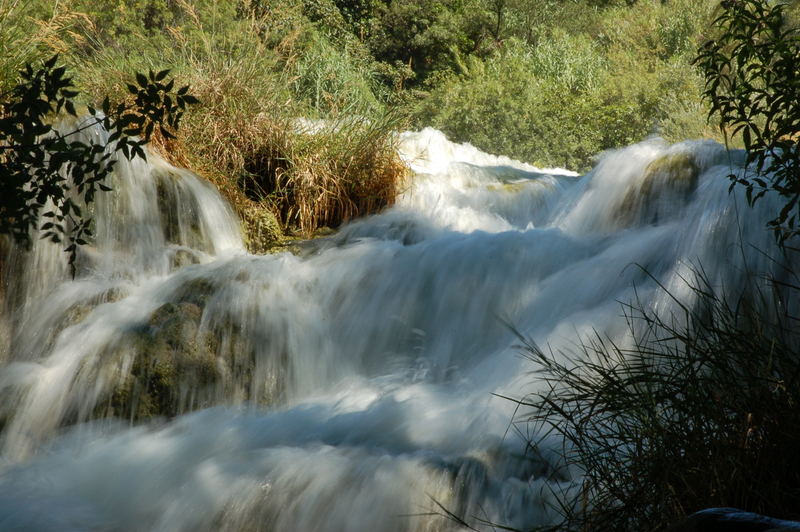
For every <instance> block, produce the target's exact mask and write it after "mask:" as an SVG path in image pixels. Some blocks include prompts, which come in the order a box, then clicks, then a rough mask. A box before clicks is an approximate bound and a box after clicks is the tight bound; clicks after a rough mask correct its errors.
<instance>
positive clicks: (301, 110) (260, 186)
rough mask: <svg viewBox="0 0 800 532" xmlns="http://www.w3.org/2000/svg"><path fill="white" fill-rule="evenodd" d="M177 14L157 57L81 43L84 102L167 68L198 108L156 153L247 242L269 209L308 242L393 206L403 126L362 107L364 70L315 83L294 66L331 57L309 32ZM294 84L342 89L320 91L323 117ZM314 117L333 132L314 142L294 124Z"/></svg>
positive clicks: (154, 50) (367, 101)
mask: <svg viewBox="0 0 800 532" xmlns="http://www.w3.org/2000/svg"><path fill="white" fill-rule="evenodd" d="M177 5H179V6H180V8H181V9H182V10H184V12H185V13H184V16H182V17H181V19H182V20H183V21H184V22H183V25H182V26H181V27H170V28H167V35H166V41H167V42H168V46H166V47H161V48H159V46H161V44H158V43H159V41H158V40H153V39H152V38H148V39H145V38H144V37H142V39H143V41H142V43H143V45H142V46H140V47H137V48H136V49H129V48H126V47H125V46H122V47H117V46H112V45H107V44H104V43H103V39H102V37H101V36H100V35H99V34H90V35H88V37H87V38H86V39H85V40H86V41H87V42H89V43H90V44H91V46H88V47H87V46H81V47H79V48H78V50H79V51H78V52H76V57H77V58H78V59H79V66H78V69H77V70H78V78H79V80H78V81H79V85H80V86H81V87H82V88H83V89H84V90H85V91H86V92H87V93H88V94H89V95H90V98H91V99H93V100H98V99H100V98H101V97H102V96H103V95H105V94H106V93H108V92H111V93H112V94H114V95H116V96H117V98H125V97H126V93H125V82H126V81H128V79H129V78H130V76H131V73H132V72H136V71H147V70H150V69H153V70H160V69H162V68H165V67H170V68H172V70H173V74H174V75H175V76H176V77H177V78H178V79H179V82H180V83H181V84H184V83H188V84H190V85H191V87H192V93H193V94H194V95H196V96H197V97H198V98H199V99H200V101H201V104H200V105H197V106H195V107H194V108H192V109H191V111H190V113H188V114H187V115H186V117H185V119H184V122H183V124H182V129H181V132H180V133H179V136H178V139H177V140H167V139H164V138H160V137H156V138H155V139H154V141H153V146H154V147H155V148H156V149H158V150H159V151H160V152H161V153H162V154H163V155H164V156H165V157H166V158H167V159H168V160H169V161H170V162H173V163H174V164H178V165H181V166H187V167H189V168H192V169H193V170H195V171H197V172H199V173H201V174H202V175H204V176H206V177H207V178H208V179H209V180H211V181H212V182H213V183H214V184H215V185H216V186H217V187H218V188H219V190H220V191H221V192H222V194H223V195H224V196H225V197H226V198H227V199H228V200H229V201H230V202H231V204H232V205H233V206H234V208H235V210H236V211H237V212H238V213H239V215H240V216H241V218H242V220H243V221H244V225H245V230H246V232H248V229H249V226H250V225H252V224H251V222H250V220H254V219H257V220H260V221H259V223H261V222H263V217H262V216H255V217H254V216H253V214H254V212H255V210H254V209H265V210H269V211H271V212H272V213H273V214H274V215H275V216H276V217H277V219H278V220H279V222H280V225H281V227H282V228H283V230H284V231H287V232H291V233H297V234H299V235H300V236H310V235H311V234H312V233H313V232H314V231H315V230H316V229H318V228H320V227H323V226H329V227H335V226H338V225H339V224H341V223H342V222H343V221H345V220H348V219H351V218H353V217H356V216H361V215H365V214H370V213H374V212H377V211H379V210H380V209H382V208H384V207H386V206H388V205H391V204H392V203H393V202H394V200H395V197H396V195H397V193H398V190H399V187H400V186H401V185H400V182H401V181H402V179H403V178H404V176H405V175H406V169H405V166H404V165H403V164H402V163H401V161H400V159H399V157H398V156H397V153H396V150H395V145H394V139H395V134H394V132H395V131H396V130H397V129H399V128H400V127H402V125H403V121H402V120H401V119H400V117H399V116H398V115H396V114H393V113H387V112H386V111H384V110H383V109H382V108H380V107H376V104H375V100H374V98H366V97H364V98H363V101H362V100H360V99H359V98H360V96H359V94H364V90H362V89H363V87H364V86H365V84H364V83H365V82H364V80H363V79H362V78H360V77H359V76H361V75H362V74H363V72H362V71H360V70H358V68H356V67H353V65H351V64H349V63H347V61H346V54H344V55H340V56H331V57H329V59H330V61H325V62H324V63H325V64H320V65H319V68H320V69H323V70H324V72H321V74H320V75H319V76H317V75H315V74H314V73H313V72H309V71H308V69H309V68H313V65H312V66H309V64H308V63H307V62H303V61H299V60H298V58H299V57H301V56H302V55H303V54H307V53H316V54H317V55H319V54H332V53H333V52H332V51H331V50H332V48H331V46H330V44H329V43H323V44H320V42H321V41H320V38H319V37H318V36H317V37H314V38H307V36H305V35H304V32H309V31H313V30H311V29H309V28H304V27H296V28H293V29H291V28H290V29H289V30H287V28H285V27H281V28H280V35H279V36H276V35H265V28H267V27H272V26H274V24H273V25H270V24H268V23H267V22H268V21H264V20H262V19H259V18H257V17H254V16H250V17H249V18H242V19H235V17H227V18H226V17H219V18H220V19H225V20H226V24H227V26H225V27H215V28H213V29H212V28H208V27H206V26H204V24H203V20H202V17H201V16H200V15H199V14H198V13H197V12H196V11H195V10H194V8H193V7H192V6H191V5H189V4H187V3H186V2H180V3H178V4H177ZM276 31H277V30H276ZM161 42H162V43H163V41H161ZM150 43H156V44H150ZM148 46H149V47H148ZM309 46H311V47H314V46H321V48H320V49H319V50H316V49H315V50H316V51H314V50H311V51H310V50H308V49H306V48H307V47H309ZM304 47H306V48H304ZM320 50H321V51H320ZM336 61H339V63H336ZM301 68H303V69H305V70H303V71H300V70H299V69H301ZM332 73H333V74H332ZM322 74H324V75H322ZM334 74H335V75H334ZM300 78H304V79H318V78H319V79H326V80H327V79H337V80H344V81H342V83H341V91H342V92H341V93H340V94H339V93H334V92H330V91H336V90H338V88H337V87H338V86H329V85H324V86H320V87H318V89H319V91H322V92H321V94H323V96H322V97H321V98H318V100H319V101H324V102H326V107H325V109H324V110H320V109H317V108H315V107H314V106H313V105H311V104H310V103H309V100H308V98H307V89H308V84H307V83H306V84H302V83H299V81H298V80H299V79H300ZM354 86H357V87H360V89H359V90H361V92H358V91H354V90H353V89H352V87H354ZM300 88H304V90H305V92H302V91H301V92H298V91H299V90H300ZM326 91H327V92H326ZM331 102H334V104H331ZM323 111H324V113H323ZM359 111H361V113H359ZM320 114H322V116H324V118H325V119H326V122H327V123H329V124H330V127H325V128H322V129H320V130H319V131H317V132H314V133H310V132H308V131H304V130H302V129H301V128H299V127H298V123H299V121H298V117H309V116H311V117H314V116H320ZM353 116H357V117H360V118H353ZM255 247H256V248H259V246H255Z"/></svg>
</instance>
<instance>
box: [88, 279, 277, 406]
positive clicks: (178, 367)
mask: <svg viewBox="0 0 800 532" xmlns="http://www.w3.org/2000/svg"><path fill="white" fill-rule="evenodd" d="M217 289H218V286H217V285H215V284H214V283H213V282H212V281H211V280H209V279H205V278H202V277H198V278H194V279H190V280H188V281H186V282H184V283H183V284H182V285H181V286H180V287H179V288H178V289H176V290H174V291H173V292H172V294H170V296H169V302H166V303H164V304H162V305H161V306H159V307H158V308H156V309H155V310H154V311H153V312H151V313H150V314H149V316H148V317H147V318H146V319H145V320H144V321H142V322H141V323H140V324H139V325H138V326H137V327H135V328H133V329H131V330H129V331H127V332H126V333H125V334H124V336H123V338H122V339H121V340H119V341H118V342H115V346H114V347H111V348H110V354H109V355H108V357H107V358H106V359H105V360H104V361H103V362H102V363H101V364H102V365H98V366H97V367H94V368H92V369H87V371H90V372H95V373H102V374H103V377H102V378H103V379H104V380H105V381H106V382H108V383H110V386H109V389H108V392H107V393H106V394H105V396H104V399H102V400H101V401H99V402H98V404H97V406H96V407H95V409H94V413H93V414H92V415H93V416H94V417H110V416H113V417H120V418H123V419H128V420H131V421H139V420H146V419H151V418H157V417H166V418H171V417H174V416H177V415H180V414H182V413H185V412H188V411H192V410H197V409H200V408H206V407H210V406H213V405H216V404H220V403H221V402H232V403H240V402H243V401H248V402H254V403H258V404H273V403H275V402H277V401H280V400H282V398H283V388H284V385H285V379H284V374H285V368H286V367H287V365H288V361H287V360H285V359H280V357H278V359H276V360H275V361H274V363H272V362H269V361H268V362H266V366H260V367H259V366H258V364H257V362H256V353H255V349H256V346H255V345H254V344H253V341H252V339H251V338H250V335H251V333H250V332H248V331H246V330H245V328H244V327H243V324H242V323H241V322H240V320H238V319H236V318H234V316H233V315H228V314H227V313H224V314H223V315H219V314H216V315H214V316H212V317H211V318H210V322H209V323H205V322H204V321H203V319H204V316H203V313H204V310H205V306H206V304H207V303H208V301H209V299H210V298H211V297H212V296H213V294H214V292H215V291H216V290H217ZM98 377H99V376H98V375H87V378H88V379H89V380H90V381H91V382H95V381H97V380H98Z"/></svg>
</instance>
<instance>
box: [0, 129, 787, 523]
mask: <svg viewBox="0 0 800 532" xmlns="http://www.w3.org/2000/svg"><path fill="white" fill-rule="evenodd" d="M93 134H95V135H101V133H98V132H95V133H93ZM401 141H402V142H401V153H402V155H403V157H404V158H405V160H406V162H407V163H408V164H409V166H410V167H411V168H412V169H413V171H414V176H413V179H412V180H411V182H410V184H409V187H408V190H407V191H406V193H405V194H404V195H403V197H402V198H401V199H400V201H399V202H398V204H397V205H396V206H395V207H393V208H392V209H390V210H388V211H387V212H385V213H384V214H381V215H379V216H374V217H370V218H367V219H364V220H359V221H356V222H353V223H351V224H350V225H348V226H346V227H344V228H342V229H341V231H339V233H338V234H337V235H335V236H333V237H331V238H328V239H324V240H318V241H314V242H312V243H309V244H307V245H306V247H305V249H304V251H303V253H301V254H300V256H298V255H292V254H289V253H283V254H279V255H271V256H251V255H248V254H246V253H245V252H244V251H243V249H242V246H241V243H240V238H239V234H238V229H237V226H236V223H235V222H234V220H233V217H232V214H231V213H230V210H229V209H228V208H227V207H226V206H225V205H224V204H223V202H222V201H221V200H220V199H219V197H218V195H217V194H216V193H215V192H214V191H213V190H211V189H210V188H209V187H208V186H207V185H205V184H203V183H202V182H201V181H199V180H198V179H197V178H195V177H194V176H193V175H192V174H190V173H189V172H186V171H183V170H177V169H174V168H172V167H169V166H168V165H167V164H166V163H164V162H163V161H160V160H158V159H157V158H156V157H154V156H151V158H150V162H149V164H145V163H142V162H136V163H134V164H131V165H127V164H121V165H120V169H119V171H118V175H117V176H116V183H115V187H114V188H115V192H114V193H113V194H109V195H107V196H102V195H101V196H100V200H99V202H98V205H97V208H96V212H95V216H96V217H97V223H98V227H97V234H98V238H97V242H96V244H95V245H94V246H93V247H90V248H87V249H86V250H85V253H84V255H83V256H82V257H81V261H80V264H79V275H78V277H77V278H76V280H74V281H72V280H70V279H69V278H68V275H67V273H68V272H67V269H66V268H65V267H64V264H63V257H62V256H61V254H60V251H59V249H58V248H57V247H54V246H52V245H50V244H48V243H46V242H38V243H37V244H36V247H35V249H34V250H33V252H32V253H30V254H29V255H27V256H23V255H21V254H19V252H17V253H16V255H15V258H13V259H12V260H9V261H8V264H7V266H6V267H7V268H8V269H9V272H8V278H9V279H10V283H9V287H7V293H6V301H5V305H6V312H5V314H4V316H3V320H2V321H3V328H0V334H2V331H3V330H5V331H6V333H5V335H6V338H5V339H4V343H3V344H2V346H0V348H1V349H2V351H0V363H1V364H3V365H2V367H0V420H5V421H4V428H3V432H2V440H0V445H2V447H1V449H2V454H1V455H0V529H2V530H142V531H144V530H165V531H168V530H169V531H172V530H186V531H189V530H300V531H303V530H309V531H310V530H330V531H339V530H353V531H357V530H363V531H373V530H398V531H404V530H447V529H454V528H458V527H457V525H456V524H455V523H454V522H452V521H449V520H446V519H443V518H442V517H441V516H438V515H431V513H432V512H438V507H437V503H439V504H441V505H443V506H444V507H446V508H448V509H449V510H451V511H453V512H455V513H458V514H460V515H464V516H467V517H476V518H478V519H483V520H486V521H489V522H497V523H502V524H505V525H508V526H516V527H521V528H525V527H531V526H533V525H536V524H544V523H547V522H548V521H549V520H551V519H552V518H553V511H552V509H551V508H550V507H549V504H550V503H551V502H552V500H553V497H552V492H553V490H556V491H558V490H559V489H560V486H559V483H565V482H566V481H567V480H566V479H564V478H562V477H561V476H556V477H554V476H553V475H552V474H551V470H550V469H548V464H547V458H546V457H547V456H548V455H550V456H554V454H553V453H555V450H548V449H542V450H541V453H542V455H541V456H537V457H526V456H525V446H526V441H525V439H524V438H523V437H521V436H520V435H519V434H518V433H517V430H516V429H517V428H519V429H521V430H523V431H524V430H525V429H526V427H525V426H524V425H522V426H519V427H514V426H512V425H511V420H512V418H513V415H514V406H515V405H514V404H513V403H512V402H510V401H507V400H504V399H500V398H498V397H497V396H495V395H493V394H500V395H506V396H512V397H522V396H524V395H526V394H528V393H531V392H533V391H535V390H536V389H537V383H536V382H535V380H534V377H533V376H532V375H531V374H530V373H529V372H530V370H531V369H532V368H531V366H530V364H531V363H530V362H529V361H527V360H526V359H524V357H521V356H520V354H519V349H518V348H517V347H516V344H517V343H518V342H517V340H516V337H515V336H514V334H513V333H512V332H511V330H510V329H509V327H508V325H507V324H508V323H510V324H513V325H514V326H515V327H516V328H517V329H518V330H519V331H520V332H521V333H523V334H525V335H526V336H529V337H531V338H533V339H535V340H536V341H537V342H539V343H540V344H545V343H549V344H550V345H551V346H552V347H553V348H554V349H555V350H558V349H559V348H562V347H563V348H570V347H572V346H573V345H574V343H575V342H576V341H578V340H579V339H580V338H581V337H582V335H586V334H589V333H591V332H592V331H595V330H596V331H599V332H601V333H602V334H607V335H609V336H611V337H613V338H615V339H616V340H617V341H620V342H624V341H625V334H626V327H625V322H624V320H623V319H622V317H621V314H622V312H621V308H620V302H626V301H630V300H631V299H632V297H633V294H634V285H635V286H636V290H637V293H638V296H639V298H640V299H641V300H642V301H643V302H644V303H645V304H647V305H652V306H653V307H654V308H656V309H658V310H659V311H660V312H664V313H669V311H670V308H671V307H670V305H671V301H670V299H669V298H668V297H666V296H664V295H663V293H661V292H660V291H658V290H657V289H656V284H655V282H654V281H653V280H652V279H651V278H650V277H649V275H648V274H647V273H645V272H644V271H643V270H642V269H641V268H639V267H637V266H635V265H637V264H638V265H641V266H643V267H644V268H646V269H647V271H648V272H649V273H650V274H652V275H653V276H654V277H656V278H657V279H659V280H660V281H661V282H662V283H663V284H664V285H665V286H667V287H669V288H670V289H671V290H672V291H673V292H674V293H676V294H683V295H684V296H685V297H687V298H688V297H690V296H691V294H690V292H689V290H687V288H686V286H685V283H683V281H682V280H681V277H682V276H683V277H685V276H686V275H687V273H688V272H690V271H691V267H692V265H702V267H703V268H704V270H705V272H706V273H707V275H708V276H709V279H710V281H711V282H712V284H714V285H715V286H716V287H719V288H722V289H725V290H728V291H732V292H735V290H737V289H738V287H741V286H743V285H744V283H745V280H746V278H747V277H748V275H752V274H753V273H754V272H755V273H764V272H769V271H772V270H775V269H777V266H776V264H775V263H773V262H772V261H771V260H769V259H768V258H767V256H766V255H768V254H774V255H777V253H776V252H775V250H774V244H773V242H772V236H771V235H770V234H769V233H767V232H766V231H765V230H764V229H763V227H764V223H765V222H766V220H767V219H769V213H770V212H773V210H774V208H775V205H774V204H771V203H770V202H771V201H772V200H771V199H770V198H766V199H764V200H762V201H761V202H760V204H759V205H758V206H757V209H756V210H750V209H749V208H747V207H746V206H745V203H744V202H743V201H742V198H741V197H740V196H739V195H738V191H737V193H734V194H732V195H729V194H728V192H727V189H728V180H727V179H726V178H725V176H726V175H727V174H728V173H729V172H730V169H731V166H730V165H731V164H734V163H735V162H736V161H733V162H732V161H731V159H732V158H734V159H735V158H736V156H735V154H734V155H733V156H729V155H728V154H727V153H726V152H725V151H724V150H723V148H722V147H720V146H719V145H716V144H713V143H704V142H694V143H683V144H679V145H675V146H671V147H668V146H666V145H663V144H661V143H659V142H657V141H649V142H645V143H642V144H638V145H635V146H632V147H629V148H626V149H624V150H621V151H618V152H613V153H609V154H606V155H605V156H604V158H603V159H602V160H601V162H600V163H599V165H598V167H597V168H596V169H595V170H594V171H593V172H591V173H590V174H588V175H587V176H584V177H579V176H575V175H574V174H572V173H570V172H567V171H563V170H552V169H551V170H539V169H536V168H533V167H531V166H528V165H524V164H522V163H519V162H516V161H511V160H509V159H506V158H498V157H493V156H489V155H487V154H483V153H481V152H479V151H477V150H475V149H474V148H472V147H470V146H464V145H455V144H452V143H450V142H448V141H447V140H446V139H445V138H444V136H443V135H442V134H441V133H439V132H437V131H434V130H430V129H426V130H424V131H422V132H418V133H406V134H404V136H403V137H402V139H401ZM675 153H686V154H689V155H690V156H691V158H692V159H693V160H694V161H695V163H694V164H696V165H697V167H698V168H699V170H700V177H699V180H698V183H697V187H696V189H695V190H694V191H693V192H691V191H690V193H689V194H687V195H686V196H682V195H681V194H679V193H672V192H670V190H669V188H666V189H664V190H661V191H660V193H659V194H658V195H657V196H655V197H654V198H651V199H649V200H648V199H647V195H646V194H645V193H644V192H642V190H641V189H642V188H643V187H646V185H645V184H644V183H643V180H644V176H645V174H646V168H647V167H648V165H649V164H650V163H651V162H652V161H654V160H656V159H658V158H659V157H662V156H664V155H665V154H675ZM159 198H160V200H159ZM159 201H160V202H161V205H162V207H161V208H159ZM740 233H741V239H740ZM743 241H744V242H745V243H746V244H744V245H742V242H743ZM750 244H752V245H754V246H755V248H750V247H749V245H750ZM756 248H757V249H756ZM758 250H763V251H765V252H766V253H761V252H759V251H758ZM12 253H13V250H12ZM748 272H749V273H748ZM187 316H188V317H187ZM164 331H168V332H169V331H177V333H176V334H175V336H165V334H166V333H164ZM0 338H3V337H2V336H0ZM165 338H166V339H165ZM143 353H149V354H150V355H148V356H151V355H153V354H154V353H161V354H163V353H167V355H166V356H167V358H168V359H169V357H175V359H176V360H179V361H180V362H176V364H177V370H176V371H177V374H178V376H177V377H176V379H177V382H178V383H179V384H178V385H177V388H178V389H177V390H173V391H174V392H175V396H174V397H172V398H171V399H170V400H171V401H172V403H170V404H172V405H173V407H174V412H173V413H174V414H177V415H175V417H173V418H171V419H155V420H150V421H146V420H144V419H143V418H142V419H140V418H139V415H138V414H135V415H134V413H133V411H132V410H124V409H123V410H120V408H121V407H119V405H118V404H117V403H114V401H113V400H112V396H113V395H114V393H116V392H115V390H118V389H120V387H121V386H122V384H121V383H124V382H129V380H126V379H130V374H131V373H134V374H136V372H137V371H138V372H142V371H144V370H142V368H141V365H142V364H143V365H144V366H147V365H148V364H150V365H153V364H154V363H153V362H152V361H150V362H148V361H146V360H145V361H144V362H143V359H144V358H145V355H144V354H143ZM186 353H189V354H188V355H187V354H186ZM153 356H155V355H153ZM158 356H163V355H158ZM170 360H171V359H170ZM158 361H159V363H164V359H163V358H162V359H158ZM137 364H139V366H137ZM137 368H138V369H137ZM151 370H152V368H151ZM153 371H155V370H153ZM128 391H129V393H131V394H132V392H130V389H128ZM123 396H124V394H123ZM151 396H152V397H151V399H152V400H155V398H157V394H156V393H155V392H153V393H151ZM115 409H116V410H115ZM134 410H135V409H134ZM137 412H138V411H137ZM111 414H117V416H111ZM132 417H135V418H136V419H133V420H132ZM0 423H3V422H2V421H0ZM555 448H556V447H554V449H555ZM434 501H436V502H434Z"/></svg>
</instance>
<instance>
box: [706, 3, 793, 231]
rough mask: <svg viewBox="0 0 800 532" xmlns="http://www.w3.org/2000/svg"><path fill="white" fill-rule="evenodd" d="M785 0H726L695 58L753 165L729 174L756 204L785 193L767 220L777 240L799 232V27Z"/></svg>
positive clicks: (714, 103) (709, 93) (726, 127)
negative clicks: (716, 30)
mask: <svg viewBox="0 0 800 532" xmlns="http://www.w3.org/2000/svg"><path fill="white" fill-rule="evenodd" d="M784 7H785V6H784V5H783V4H781V3H778V2H767V1H766V0H726V1H723V2H722V4H721V12H720V15H719V16H718V17H717V19H716V20H715V24H716V25H717V26H719V34H718V36H717V37H716V38H714V39H713V40H710V41H708V42H707V43H705V45H703V47H702V49H701V50H700V53H699V55H698V57H697V58H696V59H695V63H696V64H697V65H698V66H699V67H700V69H701V70H702V72H703V74H704V76H705V83H706V85H705V91H704V96H705V97H706V98H707V99H708V100H709V101H710V103H711V111H710V113H709V117H711V116H713V115H715V114H717V115H718V116H719V126H720V129H721V130H722V132H723V134H724V135H725V136H726V138H728V137H727V135H728V132H729V131H730V133H731V135H737V134H740V135H741V137H742V141H743V143H744V147H745V149H746V150H747V162H748V164H751V163H752V164H753V165H754V168H755V171H754V172H749V173H745V174H743V175H734V174H731V175H730V176H729V177H730V179H731V188H733V187H734V186H736V185H737V184H738V185H742V186H744V187H745V188H746V192H747V200H748V202H749V203H750V204H753V203H755V202H756V201H757V200H758V199H759V198H761V197H762V196H763V195H764V194H765V193H766V192H767V191H769V190H772V191H775V192H777V193H778V194H780V195H781V196H782V197H783V198H784V200H785V201H784V204H783V206H782V208H781V210H780V212H779V213H778V215H777V216H776V217H775V218H774V219H772V220H771V221H770V222H769V223H768V226H769V227H770V228H772V230H773V231H774V232H775V236H776V238H777V240H778V241H779V242H780V243H784V242H785V241H786V240H787V239H789V238H791V237H793V236H797V235H798V234H800V224H799V222H800V219H798V216H800V203H799V201H800V147H799V146H798V133H800V100H799V99H798V95H799V94H800V60H799V58H800V32H798V29H797V28H796V27H792V26H790V25H788V24H787V23H786V18H785V16H784Z"/></svg>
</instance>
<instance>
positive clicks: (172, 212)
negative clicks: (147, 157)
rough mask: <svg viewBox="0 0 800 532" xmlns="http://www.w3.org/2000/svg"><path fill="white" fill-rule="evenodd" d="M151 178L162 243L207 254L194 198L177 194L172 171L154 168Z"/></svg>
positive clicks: (177, 179) (176, 179) (176, 177)
mask: <svg viewBox="0 0 800 532" xmlns="http://www.w3.org/2000/svg"><path fill="white" fill-rule="evenodd" d="M151 177H152V179H153V182H154V183H155V187H156V200H157V203H158V211H159V214H160V216H161V228H162V230H163V231H164V240H165V241H166V242H167V243H169V244H174V245H179V246H187V247H189V248H192V249H199V250H204V251H210V249H208V248H209V246H208V243H207V242H206V238H205V236H204V234H203V227H202V222H201V218H200V206H199V205H198V204H197V200H196V199H195V197H194V196H192V195H190V194H183V193H181V190H180V186H181V185H180V181H181V175H180V174H179V173H178V172H176V171H175V170H170V169H163V168H160V167H156V168H154V169H153V170H152V172H151Z"/></svg>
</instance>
